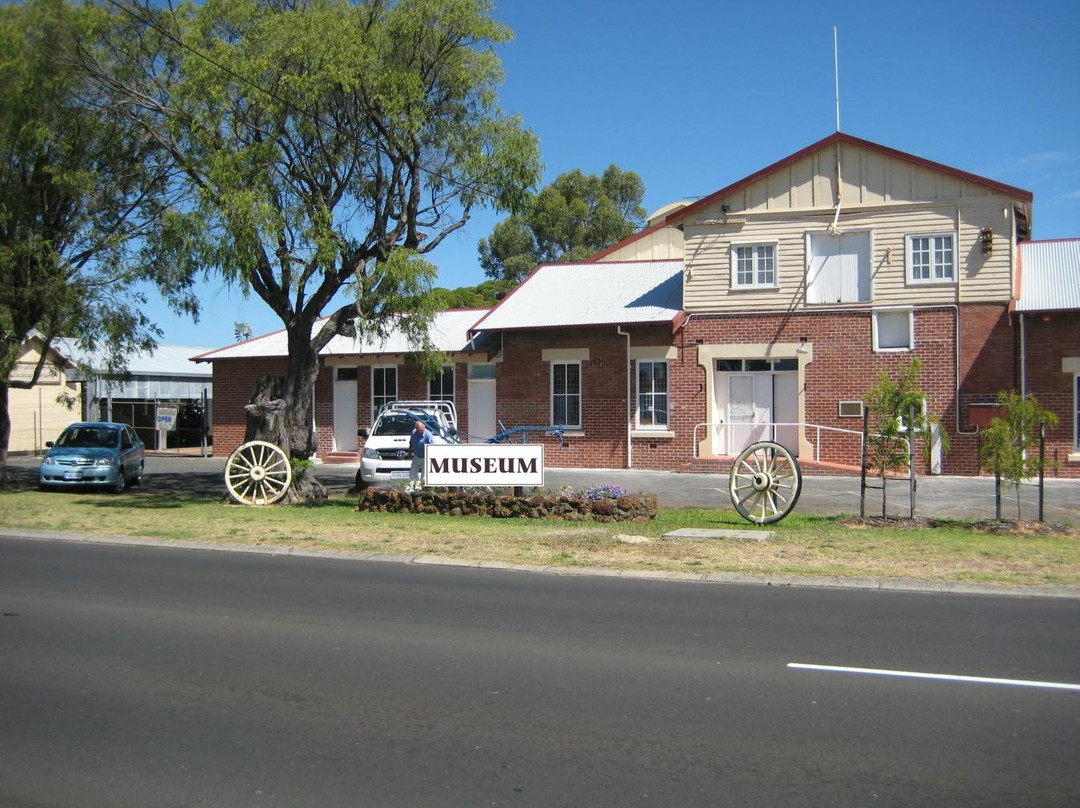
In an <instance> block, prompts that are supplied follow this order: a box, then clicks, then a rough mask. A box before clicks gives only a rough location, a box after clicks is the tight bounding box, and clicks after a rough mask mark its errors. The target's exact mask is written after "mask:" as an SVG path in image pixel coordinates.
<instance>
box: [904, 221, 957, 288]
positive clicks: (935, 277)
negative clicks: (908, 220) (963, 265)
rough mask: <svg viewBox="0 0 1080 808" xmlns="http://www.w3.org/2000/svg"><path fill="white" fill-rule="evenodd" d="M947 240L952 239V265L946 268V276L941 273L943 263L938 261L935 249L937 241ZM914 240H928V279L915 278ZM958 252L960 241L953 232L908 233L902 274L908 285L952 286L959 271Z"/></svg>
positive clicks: (936, 248) (905, 241) (936, 249)
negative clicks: (903, 273)
mask: <svg viewBox="0 0 1080 808" xmlns="http://www.w3.org/2000/svg"><path fill="white" fill-rule="evenodd" d="M944 238H949V239H952V249H951V252H952V263H951V264H950V265H949V266H948V275H945V274H944V272H943V269H942V268H943V267H944V263H943V262H941V261H939V259H938V253H939V249H938V247H937V240H938V239H944ZM915 239H928V240H929V244H928V247H929V256H928V258H929V261H930V263H929V265H928V266H927V271H928V272H929V277H928V278H916V277H915ZM959 250H960V239H959V238H958V234H957V232H956V231H955V230H947V231H944V232H940V233H909V234H908V235H907V236H905V237H904V272H905V276H906V280H907V283H908V284H911V285H915V286H932V285H935V284H953V283H956V276H957V272H958V270H959V263H960V261H959Z"/></svg>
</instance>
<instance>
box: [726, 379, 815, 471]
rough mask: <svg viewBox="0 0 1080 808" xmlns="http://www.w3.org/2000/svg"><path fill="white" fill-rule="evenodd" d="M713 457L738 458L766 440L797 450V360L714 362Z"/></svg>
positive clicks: (793, 452)
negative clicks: (752, 446)
mask: <svg viewBox="0 0 1080 808" xmlns="http://www.w3.org/2000/svg"><path fill="white" fill-rule="evenodd" d="M714 372H715V374H716V376H715V378H714V380H713V381H714V384H713V391H714V395H715V402H714V404H715V416H714V418H713V419H712V420H713V423H714V424H715V425H716V427H715V429H713V447H712V449H713V454H720V455H733V456H734V455H737V454H739V453H740V452H741V451H742V450H743V449H745V448H746V447H747V446H749V445H750V444H751V443H756V442H757V441H762V440H768V441H775V442H776V443H779V444H781V445H782V446H784V447H785V448H786V449H787V450H788V451H790V452H791V453H792V454H793V455H797V454H798V451H799V428H798V426H796V423H797V422H798V420H799V373H798V360H797V359H717V360H716V366H715V370H714Z"/></svg>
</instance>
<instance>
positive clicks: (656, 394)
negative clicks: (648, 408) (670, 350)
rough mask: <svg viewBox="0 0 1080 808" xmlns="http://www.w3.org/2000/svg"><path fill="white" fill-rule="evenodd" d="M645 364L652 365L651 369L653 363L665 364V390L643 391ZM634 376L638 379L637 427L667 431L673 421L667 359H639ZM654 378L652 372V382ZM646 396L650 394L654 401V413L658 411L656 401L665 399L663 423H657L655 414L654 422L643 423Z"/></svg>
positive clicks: (650, 375) (650, 376)
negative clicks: (642, 400)
mask: <svg viewBox="0 0 1080 808" xmlns="http://www.w3.org/2000/svg"><path fill="white" fill-rule="evenodd" d="M645 365H648V366H650V369H651V366H652V365H663V366H664V389H663V391H657V390H655V389H652V390H648V391H642V389H641V388H642V385H641V371H642V368H643V366H645ZM634 378H635V379H636V380H637V401H636V407H635V410H636V412H635V415H634V418H635V421H636V422H637V428H638V429H640V430H644V431H648V430H657V431H660V432H666V431H667V430H668V429H669V428H670V427H669V424H670V423H671V368H670V366H669V365H668V361H667V360H666V359H639V360H637V368H636V372H635V374H634ZM652 378H653V376H652V373H651V372H650V374H649V379H650V382H651V380H652ZM644 396H648V397H649V398H650V399H651V400H652V402H653V406H652V412H653V413H656V412H658V409H657V406H656V402H657V401H659V400H660V399H663V403H664V408H663V413H664V423H662V424H658V423H656V419H655V415H654V417H653V423H651V424H643V423H642V422H641V399H642V397H644Z"/></svg>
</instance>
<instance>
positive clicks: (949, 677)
mask: <svg viewBox="0 0 1080 808" xmlns="http://www.w3.org/2000/svg"><path fill="white" fill-rule="evenodd" d="M787 666H788V667H789V668H793V669H796V670H805V671H823V672H825V673H861V674H864V675H867V676H898V677H901V678H907V679H938V680H943V681H947V682H968V683H971V684H980V685H1012V686H1014V687H1044V688H1049V689H1051V690H1076V691H1080V685H1073V684H1065V683H1062V682H1034V681H1030V680H1026V679H994V678H990V677H985V676H957V675H954V674H951V673H919V672H917V671H890V670H881V669H878V668H847V667H843V666H839V665H808V664H806V663H802V662H789V663H788V665H787Z"/></svg>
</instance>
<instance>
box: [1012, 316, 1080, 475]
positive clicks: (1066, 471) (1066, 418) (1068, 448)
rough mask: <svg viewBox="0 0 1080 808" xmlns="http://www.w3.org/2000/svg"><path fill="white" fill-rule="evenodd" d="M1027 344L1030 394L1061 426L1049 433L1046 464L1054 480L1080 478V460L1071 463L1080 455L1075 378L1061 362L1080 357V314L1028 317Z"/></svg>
mask: <svg viewBox="0 0 1080 808" xmlns="http://www.w3.org/2000/svg"><path fill="white" fill-rule="evenodd" d="M1024 335H1025V341H1026V343H1027V374H1026V375H1027V392H1028V393H1029V394H1031V395H1033V396H1035V398H1036V399H1037V400H1038V402H1039V406H1040V407H1042V408H1043V409H1047V410H1052V411H1053V412H1055V413H1056V414H1057V416H1058V419H1059V422H1058V425H1057V427H1055V428H1054V429H1047V431H1046V460H1047V462H1048V463H1053V464H1054V466H1053V467H1051V468H1050V469H1048V470H1047V472H1046V473H1047V476H1050V477H1071V478H1078V477H1080V460H1073V461H1070V460H1069V459H1068V458H1069V455H1070V454H1071V455H1073V456H1074V457H1075V456H1076V455H1077V454H1078V452H1077V450H1076V449H1075V447H1074V443H1073V441H1074V440H1075V431H1074V430H1075V429H1076V423H1075V418H1076V416H1075V410H1074V409H1073V408H1074V407H1075V406H1076V404H1075V401H1074V395H1075V392H1074V389H1073V385H1074V384H1075V382H1073V375H1072V373H1063V372H1062V370H1061V360H1062V359H1063V358H1066V357H1080V313H1076V312H1053V313H1051V314H1048V315H1045V316H1044V315H1039V314H1028V315H1025V317H1024Z"/></svg>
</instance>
